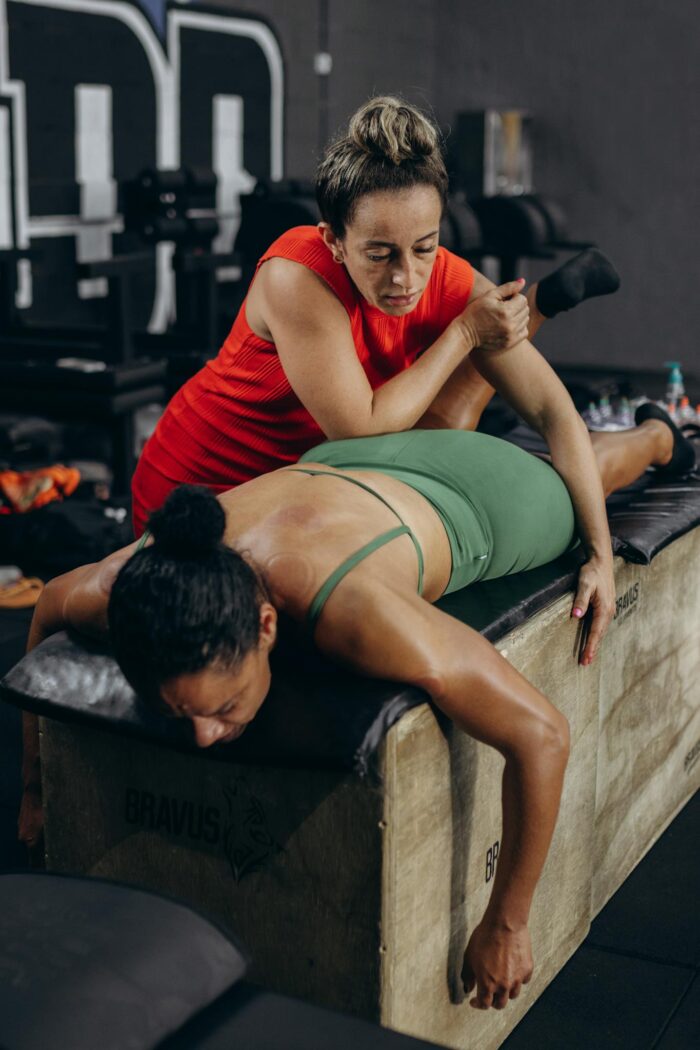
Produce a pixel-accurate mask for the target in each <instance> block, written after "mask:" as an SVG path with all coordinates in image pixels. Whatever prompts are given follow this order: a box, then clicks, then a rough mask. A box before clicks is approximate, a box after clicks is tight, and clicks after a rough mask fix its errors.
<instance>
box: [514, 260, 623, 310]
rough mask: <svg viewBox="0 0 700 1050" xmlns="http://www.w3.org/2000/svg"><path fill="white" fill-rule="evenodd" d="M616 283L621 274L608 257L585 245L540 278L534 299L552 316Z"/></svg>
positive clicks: (609, 289)
mask: <svg viewBox="0 0 700 1050" xmlns="http://www.w3.org/2000/svg"><path fill="white" fill-rule="evenodd" d="M619 287H620V278H619V276H618V274H617V271H616V269H615V267H614V266H613V264H612V263H611V262H610V260H609V259H607V258H606V257H605V256H604V255H603V253H602V252H601V251H599V250H598V248H586V250H585V252H581V253H580V254H579V255H575V256H574V258H573V259H569V261H568V262H566V263H564V265H563V266H560V267H559V269H558V270H555V271H554V273H550V274H549V275H548V276H547V277H545V278H544V279H543V280H542V281H540V282H539V284H538V285H537V295H536V297H535V302H536V303H537V309H538V310H539V311H540V313H542V314H544V316H545V317H554V316H555V315H556V314H559V313H561V312H562V310H570V309H571V308H572V306H578V304H579V303H582V302H583V301H584V299H591V298H593V296H594V295H610V294H611V292H616V291H617V289H618V288H619Z"/></svg>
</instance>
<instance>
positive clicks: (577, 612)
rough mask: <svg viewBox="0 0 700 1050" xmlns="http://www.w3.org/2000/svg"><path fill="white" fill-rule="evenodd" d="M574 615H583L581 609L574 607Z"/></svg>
mask: <svg viewBox="0 0 700 1050" xmlns="http://www.w3.org/2000/svg"><path fill="white" fill-rule="evenodd" d="M574 616H583V609H579V608H578V607H577V608H575V609H574Z"/></svg>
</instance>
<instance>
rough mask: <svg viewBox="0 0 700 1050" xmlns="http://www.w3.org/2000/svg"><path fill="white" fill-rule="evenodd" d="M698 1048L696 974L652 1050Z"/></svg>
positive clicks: (699, 988)
mask: <svg viewBox="0 0 700 1050" xmlns="http://www.w3.org/2000/svg"><path fill="white" fill-rule="evenodd" d="M699 1046H700V974H696V975H695V980H694V981H693V983H692V984H691V986H690V988H688V990H687V991H686V993H685V995H684V996H683V1000H682V1001H681V1004H680V1006H679V1007H678V1009H677V1011H676V1012H675V1014H674V1015H673V1017H672V1018H671V1021H670V1023H669V1025H668V1027H667V1028H666V1030H665V1031H664V1033H663V1035H662V1036H661V1039H660V1040H659V1041H658V1043H656V1044H655V1046H654V1050H697V1048H698V1047H699Z"/></svg>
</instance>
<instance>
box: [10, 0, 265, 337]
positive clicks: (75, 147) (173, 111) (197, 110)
mask: <svg viewBox="0 0 700 1050" xmlns="http://www.w3.org/2000/svg"><path fill="white" fill-rule="evenodd" d="M283 95H284V92H283V67H282V57H281V54H280V49H279V46H278V44H277V41H276V38H275V36H274V34H273V32H272V30H271V29H270V27H269V26H267V25H266V24H265V23H264V22H262V21H260V20H259V19H257V18H250V19H248V18H244V17H241V16H235V17H234V16H228V15H227V14H226V13H225V12H221V13H219V12H217V13H213V12H210V11H205V10H197V9H196V8H186V7H183V6H182V5H180V4H174V5H172V6H169V7H168V9H167V15H166V30H165V41H164V43H162V42H161V41H160V39H159V38H158V36H157V34H156V32H155V30H154V28H153V26H152V24H151V22H150V21H149V19H148V18H147V17H146V15H145V13H144V11H143V10H142V8H141V7H139V6H138V5H137V4H136V3H131V2H127V0H0V250H3V249H12V248H16V249H27V248H30V247H32V248H34V247H38V248H39V249H40V251H41V254H42V255H43V258H44V266H43V271H44V273H45V274H49V273H50V272H51V265H49V264H51V263H52V262H53V263H54V274H56V273H59V272H64V271H65V269H66V267H65V266H64V265H63V264H62V263H63V260H64V258H65V257H66V253H67V251H68V249H69V250H70V256H69V257H70V259H71V261H72V262H78V263H80V262H94V261H101V260H104V259H109V258H111V256H112V254H113V253H114V252H115V251H118V250H119V239H120V237H121V235H122V231H123V221H122V217H121V215H120V214H119V211H118V199H117V184H118V182H119V181H120V180H123V179H127V178H132V177H133V176H135V175H136V174H137V173H138V172H139V170H141V169H142V168H144V167H157V168H161V169H169V168H178V167H181V166H190V165H192V166H199V167H207V168H212V169H213V170H214V172H215V173H216V175H217V178H218V182H217V202H216V208H217V217H218V218H219V222H220V234H219V237H218V238H217V239H216V241H215V242H214V245H213V249H214V251H215V252H217V253H221V254H225V253H227V252H230V251H231V249H232V246H233V241H234V239H235V235H236V232H237V229H238V222H239V213H240V207H239V197H240V194H241V193H245V192H249V191H250V190H251V189H252V187H253V185H254V182H255V179H256V178H258V177H268V178H272V179H278V178H281V177H282V173H283ZM59 245H60V246H61V248H60V251H59ZM60 253H63V254H60ZM171 257H172V246H171V245H168V244H160V245H158V247H157V249H156V251H155V260H154V265H155V275H154V276H155V279H154V281H153V301H152V306H151V310H150V322H149V325H148V327H149V329H150V330H151V331H162V330H163V329H164V328H165V326H166V325H167V323H168V320H169V319H171V318H172V316H173V307H174V295H173V275H172V268H171V265H170V262H171ZM71 269H72V270H74V269H75V268H74V267H72V268H71ZM41 279H42V267H41V266H40V265H39V264H34V263H33V262H31V261H29V260H23V261H21V262H20V263H19V264H18V292H17V306H18V307H20V308H22V309H26V310H28V311H31V308H34V309H35V310H39V309H40V306H41V304H42V303H50V301H51V289H50V288H48V287H47V288H44V289H43V290H41V289H39V288H38V287H36V284H37V281H39V280H41ZM72 281H73V285H74V288H73V291H74V294H75V298H76V300H78V299H86V298H91V297H95V296H102V295H104V294H105V288H104V285H103V282H101V281H100V280H97V281H95V280H93V281H83V282H79V281H77V279H76V278H72ZM45 283H46V284H47V285H48V284H49V282H48V280H47V281H45Z"/></svg>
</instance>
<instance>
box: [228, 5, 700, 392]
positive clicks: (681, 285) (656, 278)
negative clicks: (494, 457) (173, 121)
mask: <svg viewBox="0 0 700 1050" xmlns="http://www.w3.org/2000/svg"><path fill="white" fill-rule="evenodd" d="M221 2H222V3H225V4H226V6H228V7H233V8H235V9H238V10H241V11H254V12H255V13H257V14H259V15H262V16H263V17H266V18H267V19H268V20H269V22H270V24H271V25H272V27H273V28H274V29H275V31H276V33H277V35H278V38H279V40H280V43H281V46H282V49H283V53H284V57H285V62H286V74H287V146H286V150H287V153H286V156H287V171H288V173H289V174H292V175H303V176H310V175H311V174H312V172H313V167H314V162H315V159H316V157H317V155H318V150H319V141H320V140H322V138H323V130H324V129H325V128H328V129H329V130H330V131H331V132H332V131H334V130H335V129H336V128H337V127H338V126H340V125H341V124H342V123H343V121H344V120H346V119H347V117H348V115H349V114H350V113H351V112H352V110H353V109H354V108H355V107H356V106H357V105H358V104H359V103H360V102H361V101H362V100H363V99H366V98H367V97H368V96H369V95H370V94H371V93H373V92H375V91H400V92H402V93H403V94H405V95H406V96H407V97H408V98H410V99H412V100H414V101H417V102H419V103H422V104H423V105H427V106H428V107H432V108H433V109H434V111H435V112H436V114H437V115H438V116H439V118H440V120H441V121H442V122H443V123H447V124H449V123H450V122H452V121H453V120H454V116H455V114H456V113H457V112H459V111H460V110H465V109H478V108H483V107H487V106H495V107H519V108H525V109H529V110H530V111H531V112H532V113H533V115H534V117H535V119H536V122H535V179H536V185H537V188H538V189H539V190H540V191H541V192H542V193H546V194H548V195H551V196H553V197H556V198H558V199H559V200H561V202H562V203H563V204H564V205H565V207H566V209H567V211H568V213H569V215H570V220H571V229H572V233H573V235H574V236H576V237H579V238H581V239H590V240H594V241H596V242H598V243H599V244H600V245H601V246H602V247H603V248H605V249H606V250H607V251H608V252H609V254H610V255H611V257H612V258H613V260H614V261H615V263H616V264H617V266H618V268H619V270H620V273H621V275H622V279H623V288H622V290H621V291H620V292H619V293H618V294H617V295H616V296H614V297H612V298H610V299H607V300H598V301H596V302H595V303H590V304H586V305H585V306H583V307H582V308H581V309H580V310H578V311H576V312H574V313H573V314H571V315H569V316H565V317H562V318H560V319H558V320H557V321H555V322H553V323H552V325H551V327H550V329H549V331H547V332H543V334H542V336H541V338H540V339H539V341H538V342H539V345H540V347H541V348H542V350H543V351H544V352H545V353H546V354H547V355H548V356H550V357H551V358H553V359H557V360H563V359H566V358H568V359H570V360H572V361H573V360H576V361H585V362H601V363H603V362H605V363H607V362H613V363H616V364H624V365H630V366H633V365H645V366H648V367H653V366H655V365H656V364H658V363H659V362H662V361H664V360H666V359H668V358H674V359H675V358H679V359H680V360H682V361H683V362H684V363H685V364H686V366H687V367H688V368H689V369H690V370H693V371H697V372H700V353H699V351H698V335H699V334H700V296H699V295H698V292H697V290H696V276H695V275H696V271H697V269H698V267H697V247H696V242H697V236H698V234H699V233H700V228H699V227H700V222H699V220H698V205H699V204H700V200H699V197H700V193H699V190H698V183H699V175H698V169H699V168H700V134H698V131H699V127H698V125H699V124H700V120H699V118H698V115H697V113H698V109H697V100H698V98H700V33H699V31H698V22H697V4H696V2H695V0H674V2H664V0H635V2H633V0H588V2H586V3H582V2H581V0H556V2H553V0H521V2H516V0H480V2H479V3H477V2H473V0H470V2H464V0H438V2H437V3H434V4H431V3H430V2H429V0H344V2H343V0H297V2H293V3H292V2H285V0H235V3H230V4H229V3H228V2H227V0H221ZM326 24H327V33H325V32H324V26H325V25H326ZM324 39H325V41H326V42H325V43H324ZM320 47H324V48H325V47H327V49H328V50H329V51H330V52H331V54H332V56H333V61H334V66H333V72H332V73H331V76H330V77H329V78H327V80H326V82H325V84H324V83H322V80H321V78H319V77H317V76H316V74H315V73H314V72H313V56H314V53H315V52H316V51H317V50H319V48H320ZM543 272H544V269H543V267H542V266H541V265H540V264H537V265H533V264H530V265H529V267H528V268H527V270H526V273H525V276H528V277H530V278H531V279H535V278H536V277H537V276H539V275H540V274H541V273H543Z"/></svg>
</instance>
